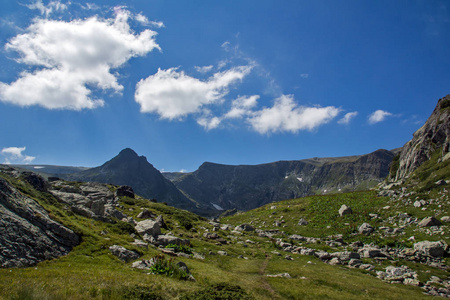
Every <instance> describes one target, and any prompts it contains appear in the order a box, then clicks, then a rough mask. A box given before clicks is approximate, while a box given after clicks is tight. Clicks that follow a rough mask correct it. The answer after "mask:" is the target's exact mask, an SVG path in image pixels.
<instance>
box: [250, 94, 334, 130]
mask: <svg viewBox="0 0 450 300" xmlns="http://www.w3.org/2000/svg"><path fill="white" fill-rule="evenodd" d="M339 112H340V109H339V108H336V107H334V106H328V107H303V106H298V105H297V103H295V102H294V98H293V96H292V95H282V96H281V97H279V98H277V99H275V103H274V105H273V106H272V107H269V108H263V109H262V110H260V111H256V112H254V114H253V116H252V117H250V118H249V122H250V124H251V126H252V128H253V129H254V130H256V131H257V132H259V133H261V134H265V133H275V132H283V131H288V132H292V133H296V132H298V131H300V130H309V131H311V130H314V129H316V128H317V127H319V126H320V125H323V124H326V123H328V122H330V121H331V120H332V119H334V118H335V117H336V116H337V115H338V114H339Z"/></svg>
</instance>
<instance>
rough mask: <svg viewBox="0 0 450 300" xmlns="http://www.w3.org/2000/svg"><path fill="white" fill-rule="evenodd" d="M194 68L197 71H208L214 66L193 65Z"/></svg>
mask: <svg viewBox="0 0 450 300" xmlns="http://www.w3.org/2000/svg"><path fill="white" fill-rule="evenodd" d="M194 68H195V70H196V71H197V72H199V73H208V72H210V71H211V70H212V69H213V68H214V66H213V65H209V66H203V67H199V66H195V67H194Z"/></svg>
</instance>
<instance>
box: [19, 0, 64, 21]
mask: <svg viewBox="0 0 450 300" xmlns="http://www.w3.org/2000/svg"><path fill="white" fill-rule="evenodd" d="M68 4H70V2H69V3H61V2H60V1H50V2H49V3H48V4H47V5H45V4H44V3H43V2H42V0H36V1H34V2H33V3H32V4H28V5H26V7H28V8H29V9H37V10H39V11H40V13H41V15H44V16H45V17H48V16H50V15H51V14H52V13H54V12H63V11H65V10H67V5H68Z"/></svg>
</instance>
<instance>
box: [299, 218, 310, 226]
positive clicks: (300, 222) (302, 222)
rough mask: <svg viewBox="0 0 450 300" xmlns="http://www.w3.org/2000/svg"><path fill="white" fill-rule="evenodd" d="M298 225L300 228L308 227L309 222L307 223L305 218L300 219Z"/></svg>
mask: <svg viewBox="0 0 450 300" xmlns="http://www.w3.org/2000/svg"><path fill="white" fill-rule="evenodd" d="M297 225H298V226H304V225H308V221H306V220H305V219H303V218H300V220H298V223H297Z"/></svg>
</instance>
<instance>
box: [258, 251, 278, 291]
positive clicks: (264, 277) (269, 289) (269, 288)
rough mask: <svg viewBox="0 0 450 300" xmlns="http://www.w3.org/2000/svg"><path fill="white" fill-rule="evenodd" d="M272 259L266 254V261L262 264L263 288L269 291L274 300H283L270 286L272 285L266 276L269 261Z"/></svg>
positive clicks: (260, 273)
mask: <svg viewBox="0 0 450 300" xmlns="http://www.w3.org/2000/svg"><path fill="white" fill-rule="evenodd" d="M271 258H272V257H271V256H270V255H268V254H266V259H265V260H264V262H263V263H262V264H261V267H260V268H259V275H261V287H262V288H263V289H265V290H266V291H268V292H269V293H270V295H271V298H272V299H282V298H281V296H280V295H279V294H278V293H277V292H276V291H275V290H274V289H273V288H272V286H270V284H269V283H268V282H267V277H266V276H264V275H265V274H264V273H265V271H266V268H267V265H268V264H269V261H270V259H271Z"/></svg>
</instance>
